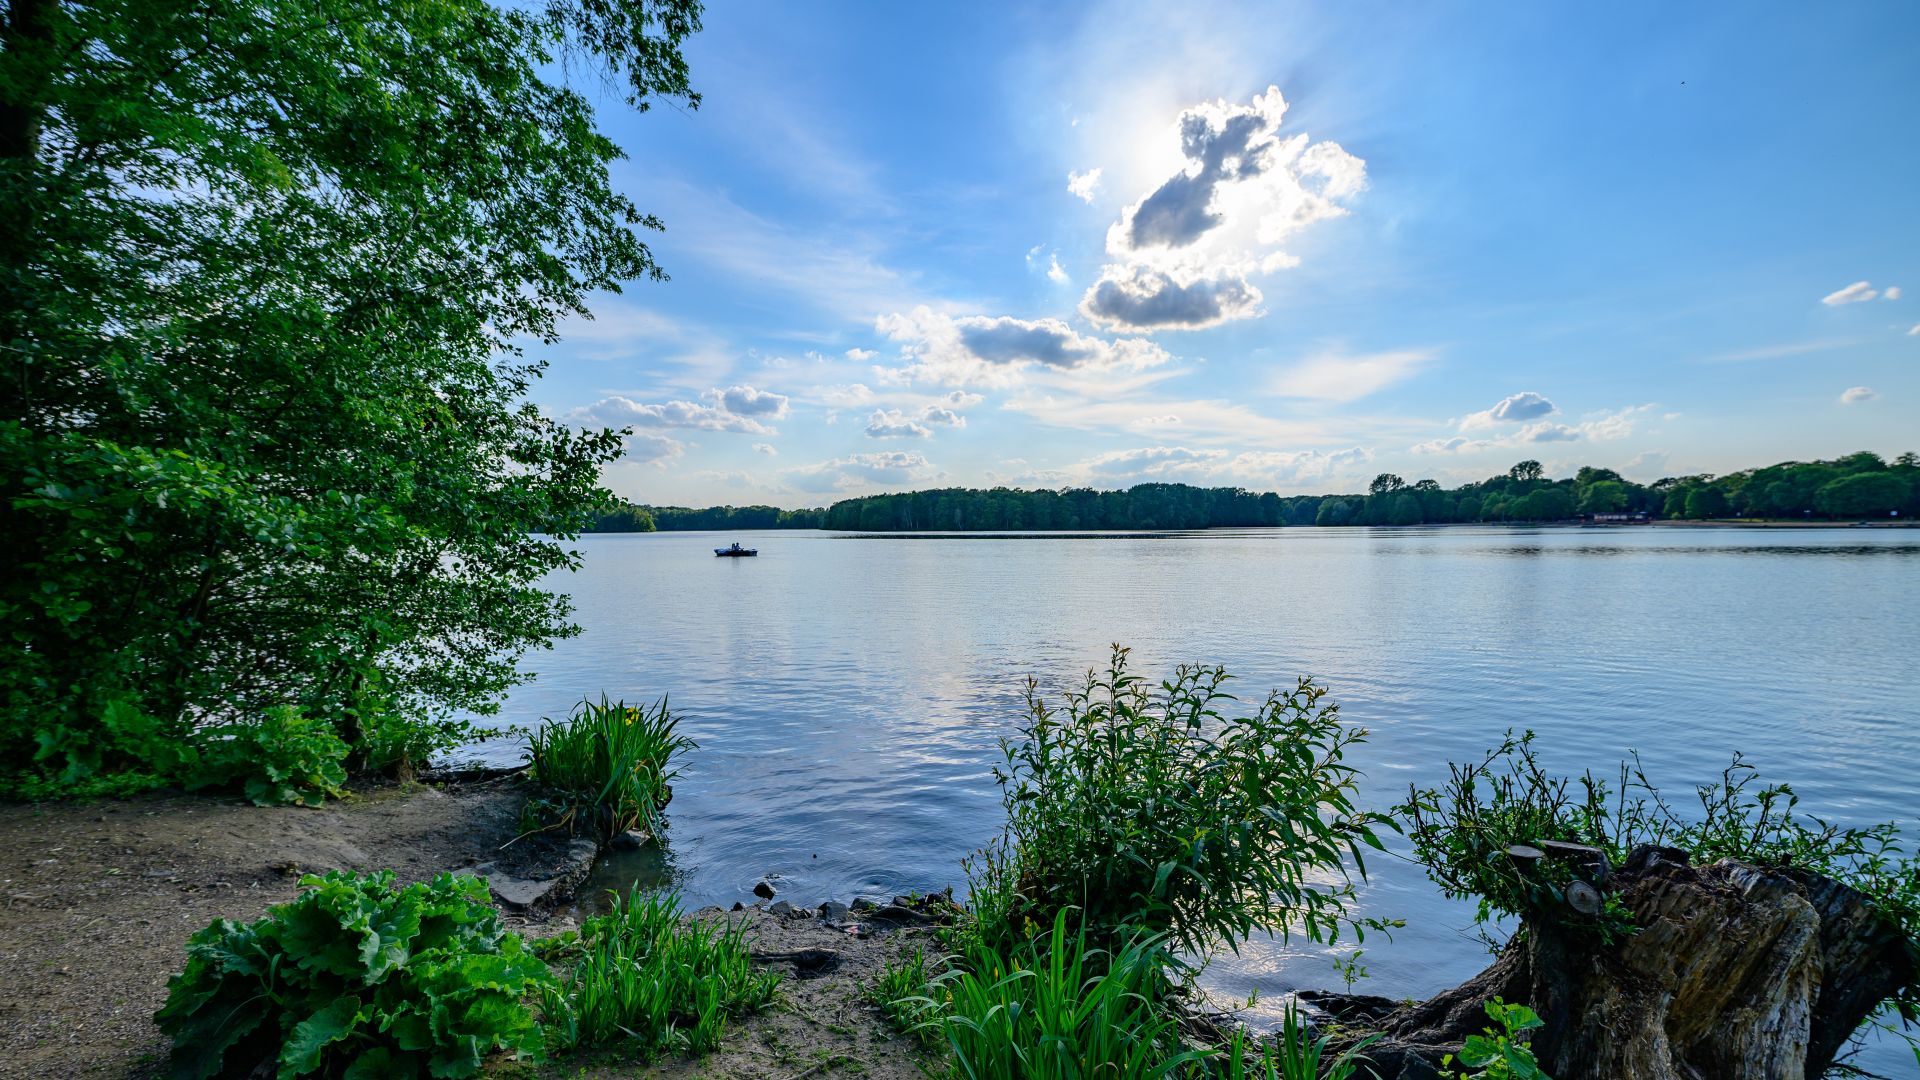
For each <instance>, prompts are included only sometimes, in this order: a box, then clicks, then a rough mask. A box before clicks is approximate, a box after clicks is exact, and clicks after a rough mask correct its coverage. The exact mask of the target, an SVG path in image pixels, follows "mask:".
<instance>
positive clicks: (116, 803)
mask: <svg viewBox="0 0 1920 1080" xmlns="http://www.w3.org/2000/svg"><path fill="white" fill-rule="evenodd" d="M515 772H517V770H515ZM511 780H512V776H506V777H501V776H497V775H496V776H492V777H491V778H488V777H487V776H486V775H485V774H484V773H482V774H479V775H477V776H475V777H473V778H465V779H451V780H448V781H447V782H444V783H438V784H434V783H410V784H363V785H359V786H357V787H355V788H354V789H353V796H352V797H351V798H349V799H346V800H342V801H339V802H332V803H328V804H327V805H326V806H324V807H319V808H307V807H258V806H253V805H251V804H247V803H244V802H240V801H238V800H232V799H223V798H219V797H209V796H201V795H189V794H181V793H178V792H156V793H153V794H149V795H143V796H137V797H134V798H129V799H101V800H93V801H86V802H48V803H5V804H0V896H4V901H5V902H4V904H0V966H4V969H5V970H6V971H7V978H6V979H5V980H4V982H0V1027H4V1028H5V1029H6V1030H8V1031H11V1032H13V1038H12V1039H11V1040H10V1041H9V1045H8V1048H7V1052H6V1053H4V1054H0V1077H23V1078H24V1077H44V1076H104V1077H154V1076H161V1075H165V1073H166V1068H167V1063H168V1055H169V1051H170V1046H171V1044H170V1042H169V1040H168V1039H167V1037H166V1036H165V1035H163V1034H162V1033H161V1032H160V1030H159V1028H158V1027H157V1026H156V1025H155V1024H154V1022H153V1013H154V1011H155V1010H157V1009H158V1008H159V1007H160V1005H161V1003H162V1002H163V1001H164V1000H165V998H166V993H167V980H168V979H169V978H170V977H171V976H173V975H174V974H176V973H178V972H179V971H180V970H181V968H182V967H183V966H184V964H185V958H186V957H185V947H186V942H187V938H188V936H189V935H190V934H192V933H193V932H194V931H196V930H199V929H201V928H203V927H205V926H207V925H208V924H209V923H211V922H212V921H214V920H215V919H220V918H224V919H233V920H236V921H239V922H243V923H245V922H252V921H253V920H255V919H258V918H259V917H261V915H263V914H264V913H265V911H266V909H267V907H269V906H270V905H273V904H278V903H282V902H285V901H287V900H291V899H292V898H293V897H294V896H295V895H297V894H298V892H299V890H300V886H299V880H300V877H301V876H302V875H303V874H307V873H323V872H326V871H328V870H348V871H353V872H357V873H365V872H371V871H375V870H392V871H394V874H395V876H396V877H397V878H398V879H399V880H400V881H401V882H402V883H410V882H415V881H422V880H426V879H428V878H431V877H433V876H435V875H437V874H440V873H443V872H454V873H472V874H479V875H480V876H489V875H491V876H490V877H489V881H490V884H491V885H492V886H493V896H494V902H495V906H496V907H498V908H499V909H500V911H501V914H502V917H503V919H504V921H505V923H506V924H507V926H508V927H509V928H510V929H512V930H515V931H517V932H519V933H521V934H523V935H525V936H527V937H529V938H540V937H547V936H551V935H553V934H558V933H562V932H564V931H567V930H572V929H576V928H577V926H578V923H577V919H576V915H577V913H578V911H579V909H580V906H581V904H580V900H581V898H579V897H577V896H575V895H573V890H574V889H575V887H576V886H577V885H578V884H579V883H580V881H582V880H583V879H584V878H585V877H586V875H587V872H588V871H589V870H590V869H591V868H592V867H593V866H594V865H595V864H596V863H597V861H598V860H597V857H598V856H599V855H600V854H602V853H601V852H599V851H598V849H597V846H596V845H594V844H593V843H592V842H591V841H574V842H573V843H572V844H568V843H566V842H564V841H555V842H553V843H551V844H549V845H546V846H545V847H544V848H529V849H527V850H526V851H525V852H524V853H523V852H520V851H519V850H517V849H520V848H522V847H524V846H525V845H526V844H527V841H525V840H522V841H520V842H518V843H515V844H513V845H512V846H511V847H507V846H506V845H507V844H508V842H509V841H512V840H513V839H514V838H515V836H516V835H517V834H518V816H519V811H520V804H521V800H522V798H523V797H524V792H523V791H522V790H521V789H520V788H519V787H518V785H517V784H515V783H512V782H510V781H511ZM582 844H584V845H585V847H586V848H587V849H588V850H589V851H590V852H591V854H589V855H588V856H587V859H586V861H585V863H584V864H582V863H581V862H580V855H581V851H580V848H579V845H582ZM503 867H505V868H507V870H505V871H503V870H502V868H503ZM529 887H534V888H539V889H540V890H541V895H539V896H538V897H532V898H524V897H523V898H522V899H523V900H525V901H526V902H521V903H515V902H514V901H513V899H512V898H513V894H514V892H515V890H516V888H529ZM799 902H800V901H799V900H798V899H796V898H790V897H785V896H781V897H779V898H777V899H769V900H762V901H760V902H759V903H756V904H754V905H753V906H750V907H742V908H740V909H738V910H737V912H728V911H724V910H723V909H721V908H717V907H709V908H703V909H700V910H698V911H694V912H691V913H690V914H689V915H688V916H687V917H688V918H689V919H695V920H710V919H716V918H731V919H740V920H744V921H745V922H746V925H747V935H748V941H749V944H750V946H751V948H752V950H753V952H754V953H756V954H759V955H756V962H758V963H760V964H761V966H764V967H767V968H768V969H769V970H774V971H779V972H781V973H782V975H783V981H782V984H781V991H782V994H783V996H784V999H785V1001H784V1003H783V1004H782V1005H780V1006H779V1007H776V1008H773V1009H768V1010H763V1011H762V1012H760V1013H756V1014H754V1015H752V1016H749V1017H747V1018H746V1019H745V1020H743V1021H741V1022H739V1024H738V1028H739V1030H735V1031H730V1032H729V1033H728V1035H727V1038H726V1040H725V1042H724V1044H723V1045H722V1046H721V1047H720V1048H719V1049H717V1050H716V1051H714V1052H712V1053H709V1054H706V1055H703V1056H701V1057H698V1058H685V1057H674V1058H663V1059H659V1060H655V1061H652V1062H648V1063H647V1064H646V1070H647V1075H649V1076H658V1077H663V1078H676V1080H691V1078H692V1077H695V1076H701V1077H709V1078H714V1080H719V1078H733V1080H747V1078H750V1077H767V1076H786V1075H791V1074H794V1073H798V1072H800V1071H801V1070H806V1069H809V1067H811V1069H812V1071H811V1072H810V1075H818V1076H835V1075H843V1076H854V1075H860V1076H865V1077H868V1078H877V1080H915V1078H919V1077H921V1076H922V1072H921V1069H920V1064H919V1058H918V1056H917V1051H916V1049H915V1047H914V1044H913V1042H912V1040H910V1039H906V1038H904V1037H901V1036H898V1035H896V1034H895V1033H894V1032H893V1031H892V1029H891V1028H889V1027H888V1026H887V1024H886V1022H885V1020H884V1018H883V1017H882V1016H881V1014H880V1012H879V1010H878V1009H877V1008H875V1007H874V1006H872V1005H871V1004H869V1003H868V1002H867V1000H866V988H867V985H868V984H869V983H870V982H871V981H872V980H873V979H874V978H875V977H877V975H878V973H879V971H880V969H881V968H882V967H883V966H884V965H885V964H886V963H887V962H888V961H890V960H891V959H893V957H894V956H895V955H896V954H898V953H899V952H901V951H902V950H904V949H907V948H909V947H911V946H912V945H914V944H920V945H923V946H924V945H926V944H927V942H928V932H927V930H926V929H925V928H924V926H922V925H915V923H916V922H917V920H914V919H910V918H906V917H904V916H903V917H900V918H898V919H896V920H894V921H892V922H883V921H881V920H880V919H879V918H877V917H876V916H875V915H874V913H873V912H867V913H866V914H864V915H862V914H853V915H849V914H848V912H847V909H846V908H845V907H843V906H837V905H834V904H832V903H828V902H821V903H818V904H817V905H816V906H815V907H797V906H795V905H796V904H798V903H799ZM856 906H857V905H856ZM850 919H851V920H855V921H849V920H850ZM849 926H854V927H855V928H856V929H855V932H849V930H848V929H847V928H848V927H849ZM823 950H824V951H825V953H827V954H830V955H831V957H832V959H831V961H830V962H828V963H826V964H824V965H816V967H814V968H810V969H805V970H803V969H801V968H799V967H796V966H795V962H794V961H792V960H791V959H790V958H791V957H793V956H795V955H807V956H815V955H820V954H822V951H823ZM763 957H764V959H762V958H763ZM638 1067H639V1065H638V1063H637V1062H635V1061H634V1060H632V1059H631V1058H630V1057H624V1056H622V1055H621V1054H620V1052H619V1051H617V1050H614V1051H601V1052H592V1053H587V1054H583V1055H568V1056H562V1057H558V1058H556V1059H555V1060H554V1061H551V1062H547V1063H544V1064H538V1063H534V1062H531V1061H512V1060H506V1059H499V1058H496V1059H492V1060H490V1062H489V1064H488V1066H487V1068H486V1070H485V1072H484V1075H487V1076H513V1077H548V1076H552V1077H560V1076H565V1077H576V1076H584V1077H602V1076H605V1077H612V1076H629V1075H633V1073H634V1071H635V1070H636V1068H638Z"/></svg>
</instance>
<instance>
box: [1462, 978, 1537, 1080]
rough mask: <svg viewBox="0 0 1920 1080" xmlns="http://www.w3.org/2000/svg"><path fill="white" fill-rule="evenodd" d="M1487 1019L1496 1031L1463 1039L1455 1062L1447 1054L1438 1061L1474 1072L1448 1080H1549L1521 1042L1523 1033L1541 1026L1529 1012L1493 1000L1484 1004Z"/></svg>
mask: <svg viewBox="0 0 1920 1080" xmlns="http://www.w3.org/2000/svg"><path fill="white" fill-rule="evenodd" d="M1487 1015H1488V1016H1490V1017H1492V1018H1493V1022H1494V1024H1495V1025H1497V1026H1498V1027H1497V1030H1496V1028H1495V1027H1491V1026H1490V1027H1488V1028H1487V1031H1486V1034H1484V1035H1469V1036H1467V1041H1466V1043H1465V1044H1464V1045H1462V1046H1461V1047H1460V1053H1459V1056H1458V1057H1457V1058H1456V1057H1455V1056H1454V1055H1452V1054H1449V1055H1447V1056H1446V1057H1445V1058H1443V1059H1442V1060H1441V1067H1442V1068H1450V1067H1452V1066H1453V1065H1454V1064H1456V1062H1457V1063H1458V1064H1460V1065H1464V1066H1466V1068H1468V1069H1472V1070H1474V1071H1473V1072H1465V1071H1456V1072H1454V1073H1453V1074H1452V1080H1553V1078H1552V1077H1550V1076H1548V1075H1547V1074H1546V1073H1545V1072H1544V1071H1543V1070H1542V1069H1541V1068H1540V1063H1539V1062H1538V1061H1536V1060H1534V1056H1533V1051H1532V1050H1531V1049H1529V1048H1528V1046H1527V1044H1526V1043H1525V1042H1523V1041H1521V1039H1522V1037H1523V1036H1525V1035H1526V1033H1527V1032H1530V1031H1533V1030H1535V1029H1536V1028H1539V1027H1541V1026H1543V1025H1542V1024H1541V1022H1540V1018H1539V1017H1538V1016H1536V1015H1534V1012H1533V1010H1532V1009H1529V1008H1527V1007H1526V1006H1525V1005H1509V1004H1507V1003H1506V1002H1504V1001H1501V1000H1500V999H1499V998H1494V999H1493V1000H1492V1001H1489V1002H1487Z"/></svg>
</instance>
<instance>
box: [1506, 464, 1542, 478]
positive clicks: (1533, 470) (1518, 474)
mask: <svg viewBox="0 0 1920 1080" xmlns="http://www.w3.org/2000/svg"><path fill="white" fill-rule="evenodd" d="M1545 475H1546V470H1544V469H1542V468H1541V467H1540V463H1539V462H1537V461H1531V460H1529V461H1523V462H1521V463H1520V464H1518V465H1515V466H1514V467H1513V468H1511V469H1508V470H1507V476H1508V478H1510V479H1513V480H1518V481H1520V482H1521V483H1528V482H1531V481H1534V480H1538V479H1540V478H1541V477H1543V476H1545Z"/></svg>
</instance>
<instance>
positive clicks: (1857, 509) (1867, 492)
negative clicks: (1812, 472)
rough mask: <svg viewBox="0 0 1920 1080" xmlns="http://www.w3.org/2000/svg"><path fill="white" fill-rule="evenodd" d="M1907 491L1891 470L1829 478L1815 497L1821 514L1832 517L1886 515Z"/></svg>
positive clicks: (1904, 496) (1902, 481) (1905, 485)
mask: <svg viewBox="0 0 1920 1080" xmlns="http://www.w3.org/2000/svg"><path fill="white" fill-rule="evenodd" d="M1908 494H1909V489H1908V487H1907V482H1906V481H1905V480H1902V479H1901V478H1900V477H1898V476H1895V475H1894V474H1893V473H1890V472H1860V473H1854V474H1853V475H1851V476H1843V477H1841V478H1840V479H1838V480H1833V481H1829V482H1828V483H1827V484H1825V485H1824V486H1822V487H1821V488H1820V490H1819V492H1818V493H1817V494H1816V495H1815V496H1814V501H1815V505H1817V506H1818V507H1819V509H1820V512H1821V513H1825V514H1832V515H1834V516H1835V517H1885V516H1886V515H1887V514H1888V513H1889V512H1890V511H1893V510H1898V509H1899V508H1900V507H1901V506H1902V505H1903V504H1904V503H1905V502H1906V501H1907V497H1908Z"/></svg>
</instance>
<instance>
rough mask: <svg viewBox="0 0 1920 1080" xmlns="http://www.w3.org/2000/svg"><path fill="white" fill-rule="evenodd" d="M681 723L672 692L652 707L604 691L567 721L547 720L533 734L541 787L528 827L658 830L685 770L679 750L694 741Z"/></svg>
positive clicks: (533, 769)
mask: <svg viewBox="0 0 1920 1080" xmlns="http://www.w3.org/2000/svg"><path fill="white" fill-rule="evenodd" d="M679 726H680V720H679V718H678V717H676V716H674V715H673V714H672V713H671V712H669V711H668V710H667V699H666V698H661V699H660V700H659V702H657V703H656V704H655V705H654V706H653V708H651V709H646V708H634V707H631V706H629V705H628V704H627V703H626V702H624V701H618V702H612V703H609V702H608V701H607V699H606V698H605V697H604V696H603V697H602V698H601V699H600V701H599V702H598V703H597V704H596V703H594V702H591V701H582V702H581V703H580V704H579V705H578V706H576V707H575V708H574V710H573V713H572V715H570V716H568V717H567V718H566V719H565V720H558V721H556V720H542V721H541V722H540V727H539V729H538V730H536V731H534V732H533V733H532V735H531V736H529V737H528V739H527V759H528V764H529V766H530V767H529V769H528V772H529V773H530V775H531V776H532V777H533V781H534V783H535V784H537V785H539V787H540V789H541V794H539V795H537V796H535V797H534V798H533V799H531V800H529V803H528V813H529V817H530V818H532V819H534V820H533V821H532V822H530V827H532V828H563V829H566V830H567V832H568V834H569V835H571V834H573V833H574V832H576V831H578V830H579V829H581V828H583V827H584V828H587V829H589V830H592V831H595V832H597V833H598V834H599V835H601V836H612V835H615V834H617V833H622V832H625V831H627V830H629V829H633V828H635V827H637V826H641V825H644V826H645V827H646V829H647V830H648V831H649V832H651V833H653V834H654V835H659V834H660V833H661V832H663V831H664V829H665V825H664V822H663V821H662V819H661V817H660V811H661V809H662V808H664V807H665V806H666V805H667V800H668V799H671V798H672V797H673V789H672V783H673V780H674V778H675V777H677V776H679V775H680V773H679V770H678V769H675V768H674V767H673V757H674V755H675V754H678V753H680V752H681V751H683V750H691V749H693V748H694V746H695V743H694V741H693V740H692V739H689V738H687V737H686V736H684V735H681V734H679V733H678V731H677V730H676V729H678V728H679Z"/></svg>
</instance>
